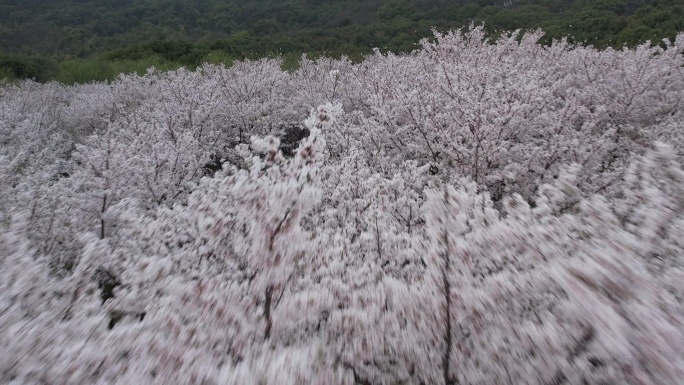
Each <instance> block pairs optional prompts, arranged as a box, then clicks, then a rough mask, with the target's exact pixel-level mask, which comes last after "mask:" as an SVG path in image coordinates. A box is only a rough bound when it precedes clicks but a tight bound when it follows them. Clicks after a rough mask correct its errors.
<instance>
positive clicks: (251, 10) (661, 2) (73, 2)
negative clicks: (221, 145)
mask: <svg viewBox="0 0 684 385" xmlns="http://www.w3.org/2000/svg"><path fill="white" fill-rule="evenodd" d="M471 22H476V23H482V22H484V23H485V25H486V28H487V30H488V31H490V32H492V33H494V31H501V30H514V29H518V28H522V29H536V28H542V29H543V30H544V31H545V32H546V36H545V37H544V39H543V41H544V42H545V43H549V42H550V41H551V39H559V38H561V37H563V36H567V37H568V39H569V41H570V42H577V43H582V44H585V43H586V44H592V45H594V46H597V47H606V46H609V45H612V46H616V47H621V46H622V44H624V43H626V44H628V45H630V46H634V45H636V44H639V43H643V42H645V41H646V40H652V41H660V39H662V38H665V37H667V38H670V39H673V38H674V36H675V34H676V33H677V32H678V31H682V30H684V4H682V2H681V1H679V0H459V1H446V0H413V1H410V0H390V1H380V0H364V1H361V0H342V1H339V0H338V1H322V0H285V1H275V0H250V1H245V0H227V1H218V0H197V1H181V0H145V1H133V0H111V1H100V0H21V1H19V0H0V73H4V76H9V77H18V78H37V79H38V80H48V79H57V80H60V81H63V82H66V83H73V82H84V81H87V80H93V79H98V80H104V79H113V78H114V77H116V75H117V74H118V72H121V71H126V72H129V71H137V72H138V73H141V74H142V73H144V71H145V69H146V68H147V67H148V66H150V65H155V66H156V67H157V68H176V67H178V66H181V65H182V66H188V67H190V68H192V69H194V68H195V67H196V66H198V65H201V64H202V63H204V62H209V63H219V62H222V63H226V64H229V63H231V62H232V61H233V60H241V59H244V58H252V59H256V58H260V57H265V56H271V57H272V56H274V55H279V54H282V55H285V56H286V59H287V60H286V63H285V66H286V67H288V68H295V67H296V63H297V61H298V59H299V57H300V56H301V54H302V53H308V54H309V55H310V56H312V55H328V56H333V57H340V56H341V55H346V56H348V57H350V58H352V59H353V60H356V61H358V60H360V59H361V58H362V57H363V56H364V55H367V54H370V53H371V52H372V49H373V48H379V49H381V50H382V51H383V52H385V51H391V52H394V53H399V52H410V51H412V50H414V49H416V48H417V43H418V41H419V40H420V39H421V38H423V37H429V36H431V35H432V31H431V30H432V28H437V29H438V30H440V31H446V30H448V29H451V28H455V27H462V26H467V25H469V24H470V23H471ZM2 69H4V70H2Z"/></svg>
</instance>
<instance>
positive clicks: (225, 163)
mask: <svg viewBox="0 0 684 385" xmlns="http://www.w3.org/2000/svg"><path fill="white" fill-rule="evenodd" d="M198 4H209V3H208V2H198ZM273 4H275V2H274V3H273ZM273 6H275V5H273ZM326 7H327V8H326ZM320 9H334V3H332V2H328V3H325V4H321V8H320ZM331 12H332V11H331ZM36 17H37V16H36ZM257 17H258V16H254V18H257ZM349 17H350V18H352V17H361V16H360V15H356V16H355V15H353V14H352V15H350V16H349ZM319 22H320V19H316V18H313V19H312V20H310V21H307V23H310V24H307V25H316V23H319ZM369 22H372V20H370V21H369ZM192 31H193V30H192V29H191V30H190V32H192ZM192 33H195V32H192ZM200 35H201V34H200ZM540 39H542V36H541V33H539V32H535V33H529V34H526V35H524V36H518V35H515V34H504V35H503V36H502V37H500V38H499V39H497V40H496V41H494V42H493V41H490V40H489V38H488V34H487V32H486V31H485V30H484V29H483V28H474V29H473V30H471V31H469V32H467V33H461V32H458V31H456V32H450V33H446V34H437V35H436V36H433V38H432V39H429V40H428V39H426V40H423V42H422V48H421V49H420V50H416V51H414V52H412V53H410V54H406V55H394V54H391V53H389V54H384V53H382V52H375V53H373V54H371V55H370V56H369V57H367V58H366V59H365V60H364V61H362V62H359V63H353V62H351V61H349V60H347V59H333V58H319V59H317V60H310V59H303V60H302V62H301V63H300V65H299V67H298V68H297V69H295V70H292V71H284V70H283V69H282V65H283V63H282V61H281V60H280V59H260V60H256V61H249V60H248V61H241V62H236V63H234V65H232V66H231V67H225V66H223V65H211V64H205V65H203V66H202V67H201V68H199V69H197V70H188V69H179V70H172V71H164V72H161V71H155V70H149V71H148V72H147V73H146V74H144V75H142V76H140V75H136V74H132V75H121V76H119V77H118V78H116V80H114V81H112V82H92V83H89V84H81V85H73V86H68V85H64V84H60V83H57V82H49V83H45V84H41V83H37V82H34V81H16V82H6V83H3V84H2V85H1V86H0V347H1V348H0V383H2V384H88V385H91V384H178V385H184V384H188V385H189V384H216V385H219V384H221V385H223V384H240V385H243V384H274V385H283V384H293V385H294V384H354V385H367V384H416V385H418V384H444V385H453V384H473V385H491V384H504V385H505V384H511V385H520V384H539V385H551V384H567V385H585V384H591V385H594V384H633V385H637V384H638V385H651V384H657V385H675V384H680V383H681V379H682V378H684V241H683V240H684V215H683V213H684V169H683V165H684V164H683V162H684V104H683V103H684V55H682V53H683V52H684V33H681V34H679V35H678V36H677V39H676V40H672V41H665V42H663V43H662V45H655V46H651V45H648V44H646V45H640V46H637V47H635V48H633V49H620V50H615V49H604V50H599V49H596V48H593V47H583V46H575V45H572V44H569V43H568V42H562V41H561V42H555V43H553V44H551V45H544V44H539V41H540Z"/></svg>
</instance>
